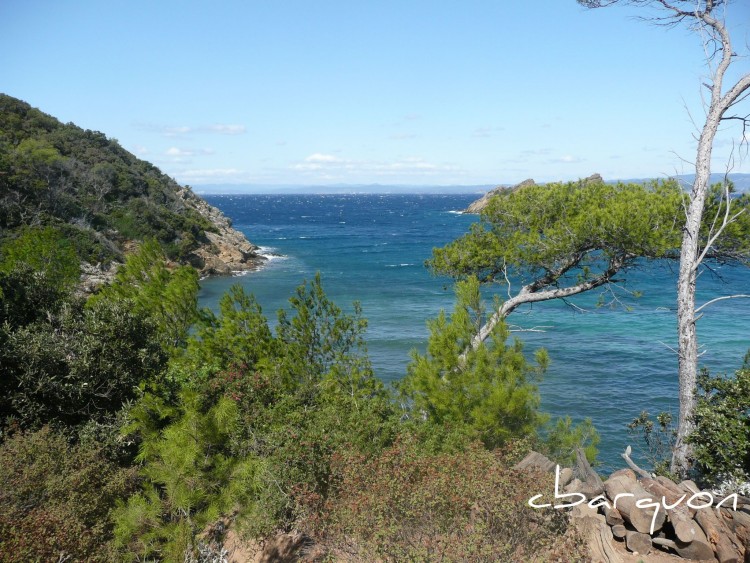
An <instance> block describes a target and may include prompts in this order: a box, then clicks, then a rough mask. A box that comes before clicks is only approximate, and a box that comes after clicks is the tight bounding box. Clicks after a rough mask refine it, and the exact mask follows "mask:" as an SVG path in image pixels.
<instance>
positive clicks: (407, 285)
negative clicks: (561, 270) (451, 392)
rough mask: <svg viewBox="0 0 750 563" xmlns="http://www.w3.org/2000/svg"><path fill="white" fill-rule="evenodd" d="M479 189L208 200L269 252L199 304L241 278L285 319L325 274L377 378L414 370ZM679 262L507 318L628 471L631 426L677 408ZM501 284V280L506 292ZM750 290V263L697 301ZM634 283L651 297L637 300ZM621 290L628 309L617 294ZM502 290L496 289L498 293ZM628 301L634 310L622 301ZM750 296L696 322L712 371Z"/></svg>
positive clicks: (730, 362) (443, 304) (721, 364)
mask: <svg viewBox="0 0 750 563" xmlns="http://www.w3.org/2000/svg"><path fill="white" fill-rule="evenodd" d="M477 197H478V194H475V193H471V194H440V195H429V194H357V195H291V194H289V195H231V196H229V195H227V196H205V199H206V200H207V201H208V202H209V203H211V204H212V205H215V206H216V207H218V208H219V209H221V210H222V211H223V212H224V213H225V214H226V215H227V216H228V217H230V218H231V219H232V221H233V224H234V227H235V228H237V229H239V230H240V231H242V232H243V233H245V234H246V235H247V237H248V238H249V239H250V240H251V241H252V242H253V243H255V244H257V245H259V246H261V247H262V248H263V250H264V253H266V254H267V255H269V256H270V257H271V258H270V260H269V261H268V262H267V263H266V265H265V266H264V267H263V268H262V269H261V270H259V271H256V272H250V273H247V274H245V275H242V276H236V277H222V278H210V279H206V280H203V281H202V282H201V293H200V304H201V305H202V306H208V307H212V308H215V307H216V305H217V303H218V300H219V299H220V297H221V295H222V294H223V293H224V292H225V291H226V290H227V289H228V288H229V287H230V286H231V285H232V284H234V283H240V284H242V285H243V286H244V287H245V288H246V289H247V290H248V291H249V292H251V293H253V294H254V295H255V296H256V298H257V300H258V302H259V303H260V304H261V306H262V307H263V311H264V313H265V314H266V316H267V317H268V318H269V320H270V321H271V324H274V322H275V318H276V311H277V309H279V308H282V307H287V306H288V299H289V297H291V296H292V295H293V293H294V291H295V288H296V287H297V286H298V285H299V284H301V283H302V281H303V280H306V279H307V280H309V279H312V277H313V276H314V275H315V273H316V272H320V273H321V276H322V281H323V287H324V288H325V290H326V293H327V295H328V296H329V297H330V298H331V299H332V300H334V301H335V302H336V303H337V304H338V305H339V306H340V307H342V308H343V309H344V310H351V303H352V302H353V301H355V300H356V301H359V302H360V303H361V305H362V309H363V314H364V316H365V317H366V318H367V319H368V321H369V325H368V331H367V343H368V350H369V353H370V357H371V359H372V363H373V366H374V369H375V372H376V374H377V375H378V376H379V377H380V378H382V379H383V380H384V381H387V382H388V381H395V380H398V379H400V378H401V377H403V375H404V374H405V371H406V365H407V363H408V361H409V352H410V350H412V349H417V350H420V351H422V350H423V349H424V345H425V343H426V340H427V328H426V322H427V320H428V319H430V318H434V317H435V316H437V314H438V313H439V311H440V309H446V310H448V311H450V310H451V309H452V307H453V292H452V281H451V280H450V279H447V278H439V277H434V276H432V275H431V274H430V272H429V271H428V270H427V269H426V268H425V267H424V261H425V260H426V259H427V258H429V257H430V254H431V252H432V249H433V248H434V247H436V246H442V245H444V244H446V243H448V242H450V241H451V240H453V239H455V238H457V237H459V236H460V235H461V234H463V233H464V232H466V230H467V229H468V228H469V225H470V224H471V223H472V222H474V221H476V220H477V217H476V216H472V215H462V214H460V213H457V211H459V210H461V209H464V208H465V207H466V206H467V205H468V204H469V203H470V202H471V201H473V200H474V199H476V198H477ZM675 267H676V266H675V265H670V264H665V263H653V262H651V263H649V262H645V263H643V264H642V266H641V267H640V268H639V269H638V270H637V271H634V272H632V273H630V274H629V275H628V276H627V284H626V285H624V287H623V288H622V289H618V290H616V291H615V293H614V296H613V295H612V294H605V295H604V296H603V300H604V305H601V304H598V294H597V295H583V296H579V297H578V298H576V299H573V300H572V301H571V302H570V303H567V304H566V303H563V302H561V301H554V302H547V303H541V304H536V305H535V306H534V307H527V308H525V309H522V310H519V311H517V312H515V313H513V314H512V315H511V316H510V317H509V319H508V322H509V324H510V325H513V326H514V327H515V328H516V329H517V330H518V331H519V332H516V333H514V337H517V338H520V339H521V340H522V341H523V342H524V343H525V350H526V351H527V352H528V354H529V355H530V356H531V354H532V353H533V351H534V350H535V349H536V348H539V347H544V348H546V349H547V350H548V352H549V355H550V359H551V365H550V368H549V370H548V371H547V373H546V374H545V376H544V379H543V380H542V381H541V382H540V384H539V389H540V394H541V398H542V410H544V411H545V412H548V413H549V414H551V415H552V416H553V417H557V416H564V415H570V416H571V417H572V418H573V419H574V420H580V419H582V418H585V417H590V418H591V419H592V420H593V422H594V424H595V425H596V427H597V429H598V431H599V433H600V435H601V438H602V441H601V444H600V460H601V461H602V462H603V465H604V467H605V468H607V467H619V466H621V460H620V458H619V454H620V452H622V451H623V450H624V448H625V446H626V445H628V444H632V445H633V446H634V448H635V449H636V451H637V449H638V446H639V444H638V443H637V440H636V438H633V437H631V436H629V435H628V433H627V429H626V424H627V423H628V422H630V421H631V420H632V419H633V418H635V417H636V416H638V414H639V413H640V412H641V411H642V410H647V411H649V412H650V413H654V414H655V413H657V412H659V411H662V410H666V411H669V412H672V413H673V414H674V416H675V418H676V415H677V375H676V371H677V367H676V364H677V360H676V355H675V353H674V351H673V350H674V348H675V346H676V328H675V327H676V317H675V283H676V282H675V280H676V271H675V270H674V268H675ZM498 290H499V288H498ZM748 290H750V271H748V270H746V269H741V268H730V267H720V268H718V269H715V271H714V273H709V272H707V273H704V274H703V275H702V276H701V278H700V279H699V294H698V297H699V299H698V302H699V303H702V302H704V301H706V300H708V299H711V298H714V297H717V296H719V295H725V294H730V293H747V292H748ZM628 291H639V292H642V296H641V297H639V298H638V299H632V298H629V297H628ZM615 296H616V297H617V299H618V300H620V301H621V303H618V302H617V301H614V302H612V301H613V297H615ZM488 297H489V298H491V291H489V290H488ZM624 305H627V307H625V306H624ZM749 328H750V300H741V299H737V300H728V301H723V302H720V303H717V304H715V305H713V306H712V307H709V308H707V309H706V314H705V316H704V317H703V318H702V319H701V320H700V321H699V323H698V335H699V339H700V343H701V345H702V346H703V347H704V348H703V352H704V353H703V356H702V357H701V365H703V366H705V367H707V368H709V369H710V370H711V372H712V373H732V372H733V371H734V370H735V369H737V368H738V367H739V366H740V365H741V363H742V358H743V356H744V354H745V352H746V351H747V349H748V347H750V330H748V329H749Z"/></svg>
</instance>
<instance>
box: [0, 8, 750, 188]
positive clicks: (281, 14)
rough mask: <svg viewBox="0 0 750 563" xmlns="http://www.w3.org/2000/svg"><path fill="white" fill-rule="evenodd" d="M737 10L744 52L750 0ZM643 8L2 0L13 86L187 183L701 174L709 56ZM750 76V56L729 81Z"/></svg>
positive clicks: (741, 165) (1, 46)
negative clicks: (697, 170)
mask: <svg viewBox="0 0 750 563" xmlns="http://www.w3.org/2000/svg"><path fill="white" fill-rule="evenodd" d="M728 10H729V11H728V14H727V21H728V22H730V24H731V31H732V34H733V39H734V46H735V49H736V50H737V51H738V52H740V53H745V54H748V53H750V48H748V45H750V0H736V1H735V2H734V3H733V4H730V5H729V8H728ZM636 15H648V13H646V12H643V11H642V10H641V11H638V10H636V9H635V8H630V7H627V6H619V5H618V6H614V7H609V8H603V9H596V10H587V9H585V8H583V7H581V6H579V5H578V4H577V2H575V0H535V1H533V2H518V1H509V0H494V1H479V0H464V1H461V2H459V1H456V0H443V1H440V2H435V1H434V0H433V1H429V2H428V1H423V0H394V1H392V0H378V1H374V0H372V1H371V0H347V1H337V0H331V1H328V0H319V1H317V2H311V1H309V0H308V1H301V0H283V1H274V0H263V1H260V0H243V1H234V0H223V1H222V0H220V1H210V2H209V1H190V0H183V1H173V0H157V1H153V0H128V1H121V0H108V1H106V2H104V1H101V0H90V1H84V0H67V1H64V2H61V1H59V0H46V1H45V0H2V2H0V52H2V53H3V56H2V58H0V92H4V93H6V94H9V95H11V96H14V97H17V98H20V99H22V100H24V101H26V102H28V103H29V104H31V105H32V106H34V107H37V108H39V109H40V110H42V111H44V112H45V113H48V114H51V115H53V116H54V117H56V118H58V119H60V120H61V121H63V122H73V123H75V124H76V125H79V126H80V127H83V128H86V129H92V130H97V131H101V132H103V133H104V134H106V135H107V136H108V137H110V138H114V139H117V140H118V141H119V142H120V144H121V145H122V146H123V147H124V148H125V149H127V150H129V151H131V152H133V153H134V154H135V155H137V156H138V157H140V158H143V159H145V160H148V161H150V162H152V163H154V164H155V165H157V166H158V167H159V168H161V170H162V171H163V172H165V173H167V174H169V175H170V176H172V177H174V178H175V179H176V180H177V181H179V182H180V183H183V184H189V185H191V186H194V187H199V186H202V185H207V184H224V185H228V184H237V185H243V186H247V185H253V186H256V187H257V186H273V185H310V186H317V185H335V184H347V185H351V184H409V185H423V186H425V185H435V186H438V185H496V184H513V183H517V182H520V181H522V180H524V179H526V178H533V179H535V180H536V181H537V182H548V181H557V180H565V181H567V180H575V179H577V178H582V177H586V176H589V175H591V174H592V173H594V172H598V173H600V174H601V175H602V176H603V177H604V178H605V179H607V180H610V179H626V178H644V177H665V176H669V175H674V174H687V173H691V172H692V171H693V170H692V165H691V162H692V161H693V160H694V156H695V146H696V141H695V138H696V135H697V134H698V132H699V130H700V127H701V126H702V124H703V121H704V116H705V112H704V109H703V106H702V100H701V96H702V95H703V92H705V88H704V87H703V86H701V84H702V82H705V81H706V76H707V67H706V66H705V58H706V55H705V51H704V49H703V46H702V43H701V41H700V37H699V36H698V35H697V34H696V33H694V32H690V31H689V30H686V29H684V28H681V27H675V28H665V27H663V26H657V25H654V24H653V23H650V22H646V21H642V20H640V19H638V18H636V17H635V16H636ZM747 72H750V57H748V58H744V59H738V60H737V61H736V62H735V63H734V74H732V75H731V76H730V77H729V78H730V79H731V78H734V79H736V78H737V77H738V76H740V75H741V74H746V73H747ZM702 91H703V92H702ZM745 106H746V108H747V106H750V100H748V101H746V102H745ZM747 109H750V108H747ZM746 113H747V112H746ZM741 138H742V132H741V130H740V129H739V128H737V127H736V126H735V127H733V128H729V129H725V130H722V131H721V132H720V133H719V135H718V137H717V142H716V145H715V150H714V172H717V171H718V172H722V171H724V170H725V169H726V167H727V163H728V162H733V166H732V170H733V171H734V172H745V173H746V172H750V158H748V157H747V156H746V155H745V157H744V158H741V157H742V154H741V153H738V151H736V150H735V151H734V159H733V161H730V160H729V155H730V151H731V148H732V145H733V144H737V143H738V142H739V141H740V140H741Z"/></svg>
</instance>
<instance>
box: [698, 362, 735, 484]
mask: <svg viewBox="0 0 750 563" xmlns="http://www.w3.org/2000/svg"><path fill="white" fill-rule="evenodd" d="M698 389H699V392H698V405H697V407H696V410H695V430H694V431H693V433H692V434H691V435H690V437H689V440H690V443H691V444H692V445H693V453H694V458H695V462H696V464H697V469H698V471H699V472H700V473H701V476H702V478H703V480H704V481H706V482H707V483H709V484H714V483H716V482H717V481H722V480H725V479H732V480H739V481H750V354H748V355H747V356H746V357H745V364H744V366H743V368H742V369H740V370H739V371H737V372H736V374H735V375H734V377H712V376H711V375H710V374H709V373H708V371H706V370H703V371H702V372H701V373H700V375H699V377H698Z"/></svg>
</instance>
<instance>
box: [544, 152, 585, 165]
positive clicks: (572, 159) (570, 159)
mask: <svg viewBox="0 0 750 563" xmlns="http://www.w3.org/2000/svg"><path fill="white" fill-rule="evenodd" d="M550 162H562V163H564V164H575V163H578V162H583V159H582V158H581V157H579V156H573V155H570V154H566V155H565V156H561V157H560V158H555V159H552V160H551V161H550Z"/></svg>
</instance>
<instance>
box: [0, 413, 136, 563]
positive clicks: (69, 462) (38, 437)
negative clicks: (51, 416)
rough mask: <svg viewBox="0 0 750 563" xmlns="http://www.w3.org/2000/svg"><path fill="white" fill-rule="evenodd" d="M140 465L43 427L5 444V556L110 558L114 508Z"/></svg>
mask: <svg viewBox="0 0 750 563" xmlns="http://www.w3.org/2000/svg"><path fill="white" fill-rule="evenodd" d="M134 477H135V475H134V471H133V470H131V469H120V468H118V467H117V466H115V465H113V464H112V463H111V462H109V461H107V460H106V459H105V457H104V456H102V452H101V451H100V450H99V449H98V448H97V447H95V446H83V445H75V446H71V445H70V444H69V443H68V441H67V439H66V438H65V436H63V435H62V434H60V433H58V432H54V431H52V430H50V428H49V427H45V428H43V429H41V430H39V431H37V432H33V433H22V432H18V433H15V434H13V435H12V436H10V437H8V438H6V440H5V441H4V442H3V443H2V444H0V482H1V483H2V487H0V506H2V507H3V510H2V512H0V559H2V560H3V561H7V562H13V561H18V562H21V561H23V562H26V561H62V560H68V559H72V560H75V561H110V560H111V559H112V558H111V553H110V552H109V542H110V540H111V539H112V526H111V523H110V521H109V517H108V516H109V512H110V510H111V509H112V508H113V507H114V505H115V501H116V499H118V498H120V497H123V496H125V495H127V494H128V493H130V492H131V491H133V490H134V488H135V479H134Z"/></svg>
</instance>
